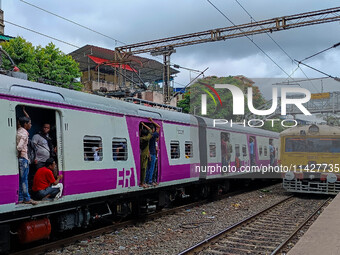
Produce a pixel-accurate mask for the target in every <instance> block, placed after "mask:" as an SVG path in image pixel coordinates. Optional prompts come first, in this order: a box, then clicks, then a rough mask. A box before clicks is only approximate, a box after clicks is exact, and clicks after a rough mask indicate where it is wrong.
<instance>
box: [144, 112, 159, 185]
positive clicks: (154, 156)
mask: <svg viewBox="0 0 340 255" xmlns="http://www.w3.org/2000/svg"><path fill="white" fill-rule="evenodd" d="M149 121H150V122H151V123H152V124H153V126H152V138H151V139H150V142H149V150H150V166H149V169H148V171H147V172H146V179H145V182H146V184H149V185H151V184H154V185H156V183H152V176H153V172H154V170H155V163H156V159H157V152H156V140H157V138H158V137H159V131H160V128H161V127H160V126H159V125H158V124H157V123H156V122H154V121H153V120H152V118H149Z"/></svg>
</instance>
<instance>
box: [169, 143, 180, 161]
mask: <svg viewBox="0 0 340 255" xmlns="http://www.w3.org/2000/svg"><path fill="white" fill-rule="evenodd" d="M170 151H171V158H172V159H175V158H179V157H180V150H179V141H171V142H170Z"/></svg>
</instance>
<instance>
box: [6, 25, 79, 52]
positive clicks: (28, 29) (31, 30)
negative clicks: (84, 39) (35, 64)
mask: <svg viewBox="0 0 340 255" xmlns="http://www.w3.org/2000/svg"><path fill="white" fill-rule="evenodd" d="M4 22H6V23H8V24H11V25H13V26H16V27H20V28H22V29H25V30H27V31H30V32H32V33H35V34H38V35H41V36H45V37H47V38H50V39H52V40H55V41H58V42H61V43H64V44H67V45H69V46H72V47H75V48H78V49H79V48H81V47H79V46H77V45H74V44H72V43H68V42H66V41H63V40H60V39H58V38H55V37H53V36H50V35H46V34H43V33H41V32H38V31H35V30H33V29H31V28H27V27H24V26H20V25H18V24H15V23H13V22H10V21H8V20H4Z"/></svg>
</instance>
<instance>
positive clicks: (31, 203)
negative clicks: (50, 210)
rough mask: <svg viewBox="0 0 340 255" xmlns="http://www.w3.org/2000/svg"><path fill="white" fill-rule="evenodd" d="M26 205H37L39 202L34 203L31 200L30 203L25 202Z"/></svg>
mask: <svg viewBox="0 0 340 255" xmlns="http://www.w3.org/2000/svg"><path fill="white" fill-rule="evenodd" d="M24 204H29V205H37V204H38V202H37V201H34V200H33V199H31V200H29V201H24Z"/></svg>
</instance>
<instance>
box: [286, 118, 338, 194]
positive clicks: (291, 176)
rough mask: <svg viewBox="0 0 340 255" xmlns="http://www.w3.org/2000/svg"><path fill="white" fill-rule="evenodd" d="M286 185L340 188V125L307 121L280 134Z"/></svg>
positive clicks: (305, 188) (323, 191)
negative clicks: (307, 123)
mask: <svg viewBox="0 0 340 255" xmlns="http://www.w3.org/2000/svg"><path fill="white" fill-rule="evenodd" d="M279 163H280V164H281V169H282V172H283V187H284V188H285V189H286V190H287V191H290V192H301V193H319V194H337V193H338V192H339V191H340V128H339V127H333V126H328V125H308V126H298V127H293V128H290V129H287V130H285V131H283V132H282V133H281V134H280V161H279Z"/></svg>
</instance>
